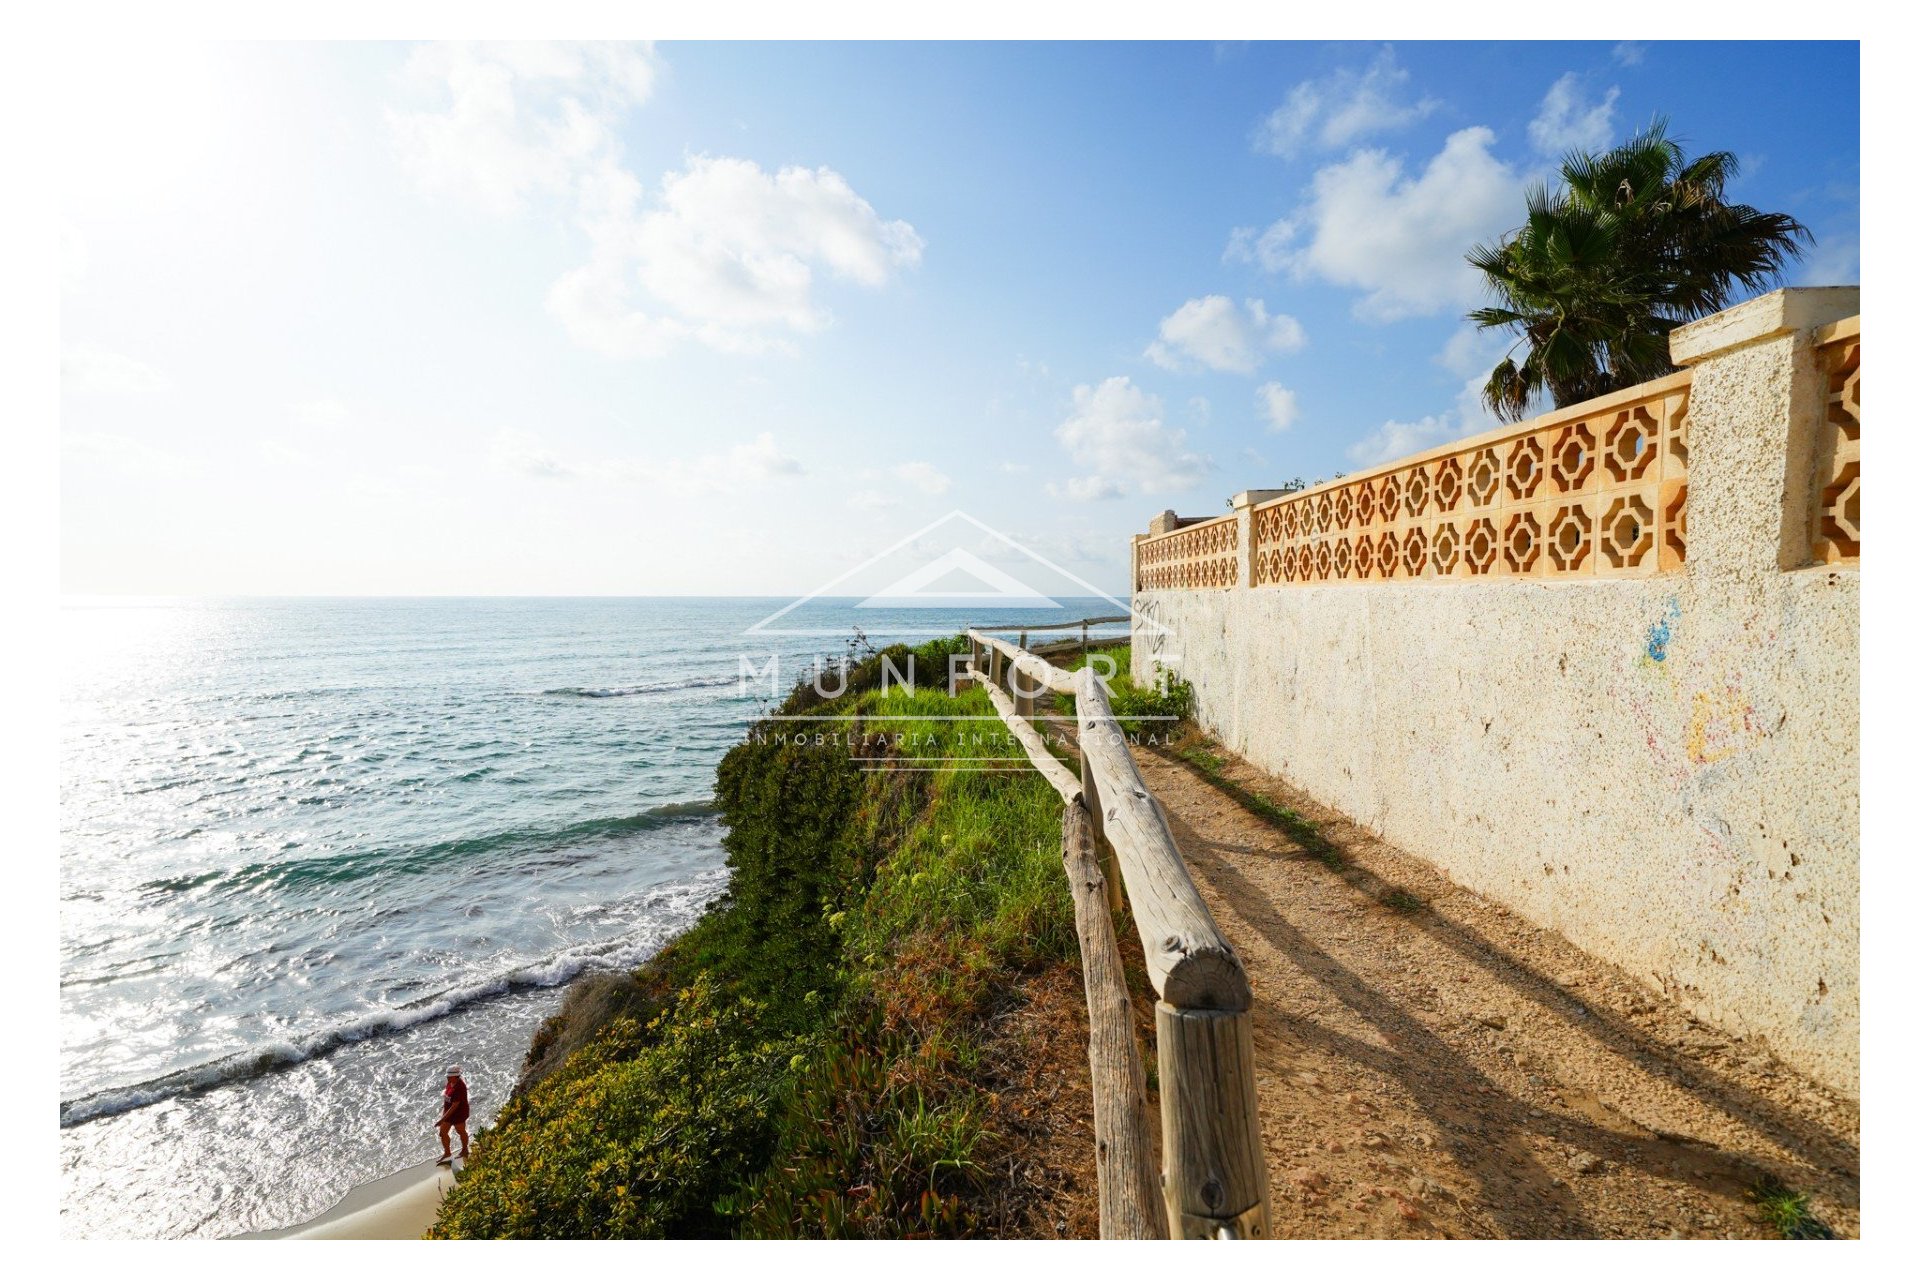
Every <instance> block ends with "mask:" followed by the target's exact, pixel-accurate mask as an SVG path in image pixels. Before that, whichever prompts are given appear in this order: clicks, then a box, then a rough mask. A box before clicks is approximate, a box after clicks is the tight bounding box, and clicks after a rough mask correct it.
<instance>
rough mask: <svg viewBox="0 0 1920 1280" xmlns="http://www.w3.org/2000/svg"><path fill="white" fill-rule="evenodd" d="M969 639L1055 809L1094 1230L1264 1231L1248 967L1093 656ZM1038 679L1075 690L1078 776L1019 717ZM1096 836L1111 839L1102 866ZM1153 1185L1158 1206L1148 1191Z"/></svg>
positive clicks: (1246, 1234)
mask: <svg viewBox="0 0 1920 1280" xmlns="http://www.w3.org/2000/svg"><path fill="white" fill-rule="evenodd" d="M1067 625H1069V626H1071V625H1073V624H1067ZM1036 629H1037V628H1036ZM967 638H968V641H969V644H970V647H971V653H970V661H971V666H972V670H973V675H974V678H975V679H976V680H977V681H979V682H980V683H981V684H982V685H984V686H985V688H986V690H987V695H988V697H989V698H990V699H991V700H992V702H993V706H994V709H995V710H996V711H998V712H999V714H1000V718H1001V719H1002V720H1004V721H1006V723H1007V727H1008V729H1009V730H1010V731H1011V732H1012V733H1013V735H1014V737H1015V738H1016V740H1018V741H1019V743H1020V744H1021V746H1022V747H1023V748H1025V750H1026V753H1027V756H1028V758H1029V759H1030V760H1031V761H1032V762H1033V765H1034V767H1035V768H1036V769H1037V770H1039V772H1040V774H1041V776H1043V777H1045V778H1046V779H1047V781H1048V783H1049V784H1051V785H1052V787H1053V788H1054V790H1055V791H1057V792H1059V794H1060V798H1061V800H1062V802H1063V803H1064V804H1065V806H1066V810H1067V812H1066V814H1065V815H1064V817H1063V819H1062V824H1061V830H1062V839H1061V856H1062V859H1063V861H1064V863H1065V865H1066V870H1067V879H1068V883H1069V885H1070V886H1071V887H1072V890H1073V895H1074V920H1075V926H1076V929H1077V931H1078V933H1079V938H1080V957H1081V965H1082V969H1083V971H1084V973H1085V974H1086V986H1087V1016H1088V1019H1089V1023H1090V1026H1091V1035H1090V1041H1089V1045H1088V1065H1089V1067H1090V1069H1091V1071H1092V1076H1093V1094H1094V1135H1095V1141H1096V1143H1097V1144H1098V1146H1099V1150H1098V1162H1097V1167H1098V1169H1099V1175H1100V1232H1101V1235H1102V1236H1104V1237H1106V1238H1109V1239H1135V1238H1141V1237H1143V1236H1159V1235H1163V1234H1171V1235H1172V1237H1173V1238H1174V1239H1242V1240H1245V1239H1264V1238H1266V1237H1267V1236H1269V1235H1270V1234H1271V1232H1272V1224H1271V1219H1270V1208H1269V1200H1268V1187H1267V1168H1266V1156H1265V1152H1264V1149H1263V1147H1262V1145H1261V1141H1260V1113H1259V1103H1258V1100H1257V1097H1256V1094H1255V1091H1254V1072H1253V1019H1252V1013H1251V1007H1252V993H1251V991H1250V990H1249V988H1248V986H1247V975H1246V970H1245V969H1244V968H1243V967H1242V966H1241V964H1240V958H1239V956H1237V955H1236V954H1235V953H1234V950H1233V947H1232V946H1231V945H1230V944H1229V943H1228V942H1227V940H1226V937H1225V936H1224V935H1223V934H1222V933H1221V932H1220V928H1219V926H1218V925H1217V924H1215V923H1214V919H1213V915H1212V913H1211V912H1209V911H1208V910H1207V905H1206V902H1205V901H1204V900H1203V899H1202V898H1201V897H1200V891H1199V890H1198V889H1196V888H1195V887H1194V884H1193V879H1192V877H1190V876H1189V875H1188V874H1187V866H1186V861H1185V860H1184V859H1183V858H1182V857H1181V856H1180V848H1179V846H1178V844H1176V843H1175V841H1174V838H1173V832H1172V831H1171V829H1169V827H1168V825H1167V819H1166V814H1165V811H1164V810H1162V808H1161V807H1160V805H1159V802H1158V801H1156V800H1155V799H1154V797H1153V793H1152V792H1150V791H1149V790H1148V789H1147V785H1146V781H1145V780H1144V779H1143V778H1142V777H1141V776H1140V770H1139V768H1138V767H1137V766H1135V764H1134V762H1133V757H1132V755H1131V754H1130V753H1129V752H1128V750H1127V744H1126V735H1125V733H1124V732H1123V731H1122V729H1121V726H1120V724H1119V722H1118V720H1117V719H1116V718H1115V717H1114V714H1113V707H1112V704H1111V703H1110V702H1109V700H1108V698H1107V691H1106V687H1105V685H1104V684H1103V683H1102V682H1101V681H1100V679H1099V678H1098V677H1097V676H1096V675H1095V673H1094V672H1093V670H1092V669H1091V668H1083V669H1081V670H1080V671H1077V672H1067V671H1062V670H1061V669H1060V668H1058V667H1056V666H1054V665H1053V664H1052V663H1050V662H1047V661H1045V660H1044V659H1042V658H1038V657H1036V656H1034V655H1033V654H1031V653H1028V652H1026V651H1025V650H1024V649H1022V648H1019V647H1016V646H1014V645H1011V644H1008V643H1007V642H1006V641H1004V640H999V639H996V638H994V637H992V636H989V635H987V634H985V633H984V632H982V631H980V630H971V631H969V632H968V633H967ZM1047 691H1050V692H1053V693H1062V694H1071V695H1073V698H1074V707H1075V718H1076V720H1077V722H1078V729H1079V740H1080V759H1081V773H1080V777H1079V778H1077V779H1076V778H1075V777H1074V776H1073V773H1072V771H1071V770H1070V769H1068V768H1067V767H1066V766H1065V765H1063V764H1061V763H1060V761H1059V760H1057V759H1055V758H1054V756H1053V754H1052V752H1050V751H1049V750H1048V749H1047V745H1046V740H1045V738H1044V737H1043V736H1042V735H1041V734H1040V733H1039V732H1038V731H1037V730H1036V729H1035V728H1034V727H1033V725H1032V723H1031V721H1032V717H1033V714H1034V706H1035V702H1036V701H1037V699H1038V697H1039V695H1040V694H1041V693H1042V692H1047ZM1096 844H1101V845H1104V846H1105V847H1106V848H1107V849H1108V850H1109V852H1110V857H1109V858H1108V859H1107V862H1106V868H1105V870H1103V869H1102V868H1101V866H1100V864H1099V862H1098V861H1096V858H1095V854H1094V846H1095V845H1096ZM1116 873H1117V874H1116ZM1119 883H1124V885H1125V887H1126V900H1127V901H1128V902H1129V903H1131V905H1132V907H1133V918H1134V924H1135V927H1136V928H1137V929H1138V930H1139V934H1140V945H1141V949H1142V951H1143V952H1144V954H1145V956H1146V967H1147V978H1148V980H1149V981H1150V982H1151V983H1152V984H1153V989H1154V992H1155V993H1156V994H1157V995H1158V996H1159V997H1160V999H1159V1003H1158V1005H1157V1007H1156V1011H1155V1028H1156V1035H1155V1041H1156V1055H1157V1058H1158V1061H1159V1068H1160V1071H1159V1075H1160V1132H1161V1159H1162V1166H1163V1170H1164V1173H1163V1175H1162V1176H1161V1177H1160V1178H1159V1179H1158V1180H1157V1181H1158V1182H1159V1184H1160V1190H1161V1196H1160V1197H1156V1196H1155V1195H1154V1194H1153V1190H1152V1188H1153V1186H1154V1183H1155V1181H1156V1179H1155V1178H1154V1176H1153V1172H1154V1171H1153V1167H1152V1165H1153V1154H1152V1150H1151V1148H1150V1147H1149V1146H1148V1145H1147V1144H1146V1143H1144V1142H1143V1141H1141V1140H1140V1137H1141V1135H1140V1132H1139V1122H1138V1120H1137V1118H1136V1117H1139V1116H1144V1111H1145V1084H1144V1079H1143V1073H1142V1070H1141V1066H1140V1061H1139V1057H1138V1054H1137V1053H1136V1052H1135V1049H1134V1047H1133V1029H1132V1020H1131V1017H1130V1015H1129V1005H1128V1002H1127V998H1126V993H1125V986H1124V983H1120V984H1119V986H1118V988H1117V991H1116V985H1115V984H1116V982H1118V978H1117V975H1118V974H1119V973H1120V964H1119V952H1118V947H1117V943H1116V942H1115V941H1114V935H1113V917H1112V914H1111V912H1112V911H1113V910H1117V909H1118V907H1119V905H1120V903H1119V897H1118V887H1119ZM1103 922H1104V924H1103ZM1160 1198H1163V1199H1164V1203H1163V1204H1160V1203H1155V1204H1148V1203H1146V1201H1151V1200H1157V1199H1160Z"/></svg>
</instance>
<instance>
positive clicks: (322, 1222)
mask: <svg viewBox="0 0 1920 1280" xmlns="http://www.w3.org/2000/svg"><path fill="white" fill-rule="evenodd" d="M460 1163H461V1162H460V1161H458V1160H456V1161H455V1162H454V1166H453V1167H449V1166H446V1165H438V1164H431V1163H426V1164H416V1165H411V1166H409V1167H407V1168H405V1169H401V1170H400V1171H399V1172H397V1173H390V1174H387V1175H386V1176H385V1177H382V1178H375V1179H374V1180H373V1181H372V1182H363V1183H361V1184H360V1185H359V1186H357V1187H354V1188H352V1189H351V1190H349V1191H348V1192H347V1194H346V1195H344V1196H342V1197H341V1198H340V1200H339V1203H337V1204H335V1205H334V1206H333V1207H332V1208H330V1209H328V1210H327V1211H326V1212H324V1213H322V1214H320V1215H319V1216H318V1217H314V1218H309V1219H308V1220H307V1221H305V1222H296V1223H294V1224H293V1225H292V1226H287V1227H276V1228H274V1229H272V1230H269V1231H246V1232H242V1233H241V1234H239V1235H236V1236H229V1237H227V1238H228V1239H230V1240H418V1239H420V1237H421V1236H423V1235H425V1234H426V1232H427V1228H428V1227H431V1226H432V1225H433V1220H434V1218H435V1216H436V1215H438V1213H439V1212H440V1202H441V1201H442V1200H443V1199H445V1198H446V1194H447V1192H448V1191H450V1190H452V1189H453V1183H454V1170H455V1168H457V1167H458V1165H459V1164H460Z"/></svg>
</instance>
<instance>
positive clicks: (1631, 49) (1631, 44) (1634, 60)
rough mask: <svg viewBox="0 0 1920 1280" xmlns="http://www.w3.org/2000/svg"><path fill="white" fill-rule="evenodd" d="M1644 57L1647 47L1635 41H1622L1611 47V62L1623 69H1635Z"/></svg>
mask: <svg viewBox="0 0 1920 1280" xmlns="http://www.w3.org/2000/svg"><path fill="white" fill-rule="evenodd" d="M1646 56H1647V46H1646V45H1644V44H1641V43H1639V42H1638V41H1635V40H1622V41H1621V42H1620V43H1619V44H1616V45H1615V46H1613V60H1614V61H1615V62H1617V63H1619V64H1620V65H1621V66H1623V67H1637V66H1639V65H1640V63H1641V62H1642V61H1644V60H1645V59H1646Z"/></svg>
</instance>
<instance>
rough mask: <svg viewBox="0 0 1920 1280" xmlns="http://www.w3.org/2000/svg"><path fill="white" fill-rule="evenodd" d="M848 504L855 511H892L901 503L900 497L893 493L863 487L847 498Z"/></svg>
mask: <svg viewBox="0 0 1920 1280" xmlns="http://www.w3.org/2000/svg"><path fill="white" fill-rule="evenodd" d="M847 505H848V506H850V507H852V508H853V509H854V510H855V511H890V510H892V509H893V508H894V507H897V506H899V505H900V499H899V498H897V497H895V496H894V495H892V494H888V493H875V492H874V491H873V490H871V489H862V490H860V491H859V492H858V493H855V494H853V495H852V496H850V497H849V498H848V499H847Z"/></svg>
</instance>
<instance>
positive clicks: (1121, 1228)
mask: <svg viewBox="0 0 1920 1280" xmlns="http://www.w3.org/2000/svg"><path fill="white" fill-rule="evenodd" d="M1060 857H1061V860H1062V861H1063V862H1064V863H1065V864H1066V870H1067V884H1068V885H1069V886H1070V887H1071V888H1072V890H1073V923H1074V929H1075V931H1076V932H1077V933H1078V934H1079V935H1080V971H1081V974H1082V975H1083V977H1084V978H1085V981H1086V989H1087V1026H1088V1032H1089V1034H1088V1039H1087V1066H1088V1069H1089V1070H1090V1071H1091V1073H1092V1076H1093V1141H1094V1165H1095V1168H1096V1169H1097V1170H1098V1172H1099V1175H1100V1238H1101V1239H1102V1240H1165V1239H1166V1238H1167V1205H1166V1200H1165V1193H1164V1192H1163V1191H1162V1190H1161V1187H1160V1177H1159V1173H1158V1171H1157V1169H1156V1168H1155V1162H1154V1158H1153V1131H1152V1129H1151V1127H1150V1126H1151V1123H1152V1122H1151V1121H1150V1119H1149V1118H1148V1113H1147V1079H1146V1071H1145V1070H1144V1069H1143V1068H1142V1067H1141V1065H1140V1050H1139V1047H1138V1045H1136V1044H1135V1042H1134V1038H1133V1001H1132V998H1131V997H1130V996H1129V995H1128V994H1127V979H1126V973H1125V970H1124V969H1123V968H1122V967H1121V962H1120V944H1119V940H1118V939H1117V938H1116V937H1115V936H1114V932H1113V917H1112V916H1111V915H1109V914H1108V912H1107V902H1106V890H1105V887H1104V885H1103V883H1102V881H1103V880H1104V877H1103V876H1102V875H1101V873H1100V865H1099V863H1098V861H1096V859H1095V857H1094V851H1093V832H1092V830H1091V828H1090V827H1089V825H1088V823H1087V811H1086V809H1084V808H1083V807H1082V806H1081V805H1080V804H1079V802H1078V801H1069V802H1068V803H1067V806H1066V809H1065V811H1064V812H1063V813H1062V814H1061V816H1060Z"/></svg>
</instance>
